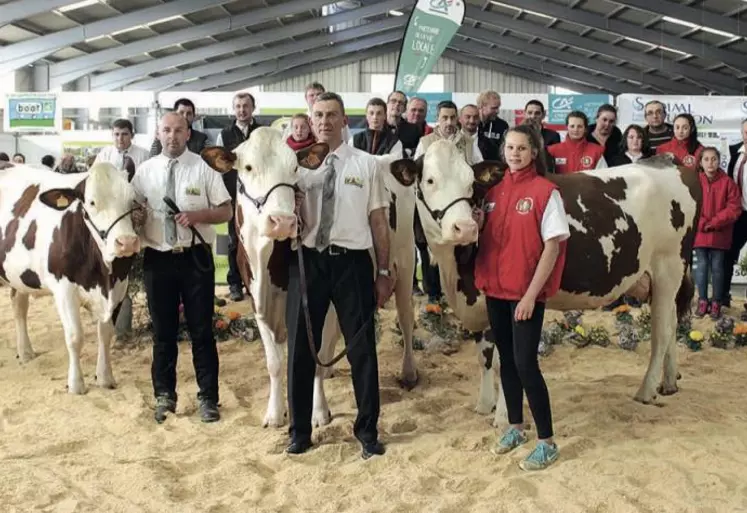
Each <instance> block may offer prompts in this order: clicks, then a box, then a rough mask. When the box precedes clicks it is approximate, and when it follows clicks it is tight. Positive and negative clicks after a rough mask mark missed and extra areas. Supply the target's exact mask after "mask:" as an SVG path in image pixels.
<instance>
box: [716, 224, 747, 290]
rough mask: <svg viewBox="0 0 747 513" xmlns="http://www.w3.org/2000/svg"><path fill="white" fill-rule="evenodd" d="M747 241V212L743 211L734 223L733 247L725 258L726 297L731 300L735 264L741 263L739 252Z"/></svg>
mask: <svg viewBox="0 0 747 513" xmlns="http://www.w3.org/2000/svg"><path fill="white" fill-rule="evenodd" d="M746 243H747V212H745V211H742V215H740V216H739V217H738V218H737V222H736V223H734V231H733V233H732V238H731V249H730V250H729V251H727V252H726V258H725V259H724V288H723V289H722V290H723V291H724V297H725V298H728V299H729V300H731V280H732V278H733V277H734V266H735V265H738V263H739V252H740V251H742V248H743V247H744V245H745V244H746Z"/></svg>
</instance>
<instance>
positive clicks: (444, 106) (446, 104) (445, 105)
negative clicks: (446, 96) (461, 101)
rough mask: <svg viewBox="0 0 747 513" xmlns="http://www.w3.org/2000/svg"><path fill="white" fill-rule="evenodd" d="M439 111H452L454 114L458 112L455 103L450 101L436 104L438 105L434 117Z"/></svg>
mask: <svg viewBox="0 0 747 513" xmlns="http://www.w3.org/2000/svg"><path fill="white" fill-rule="evenodd" d="M441 109H454V110H455V111H456V112H459V109H457V106H456V103H454V102H453V101H451V100H443V101H441V102H438V105H437V106H436V116H438V115H439V114H440V113H441Z"/></svg>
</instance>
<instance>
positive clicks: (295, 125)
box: [285, 114, 316, 151]
mask: <svg viewBox="0 0 747 513" xmlns="http://www.w3.org/2000/svg"><path fill="white" fill-rule="evenodd" d="M290 129H291V131H290V132H291V133H290V135H289V136H288V139H286V141H285V142H286V144H287V145H288V146H290V149H292V150H293V151H299V150H302V149H304V148H308V147H309V146H311V145H312V144H314V143H316V137H314V134H313V133H312V131H311V120H310V119H309V116H307V115H306V114H296V115H294V116H293V117H292V118H291V122H290Z"/></svg>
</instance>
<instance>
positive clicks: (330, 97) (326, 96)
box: [316, 91, 345, 116]
mask: <svg viewBox="0 0 747 513" xmlns="http://www.w3.org/2000/svg"><path fill="white" fill-rule="evenodd" d="M316 101H317V102H329V101H334V102H337V103H338V104H339V105H340V109H341V110H342V114H343V116H344V115H345V102H343V101H342V97H341V96H340V95H339V94H337V93H333V92H326V91H325V92H323V93H322V94H320V95H319V96H317V97H316Z"/></svg>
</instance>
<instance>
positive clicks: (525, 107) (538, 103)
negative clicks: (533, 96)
mask: <svg viewBox="0 0 747 513" xmlns="http://www.w3.org/2000/svg"><path fill="white" fill-rule="evenodd" d="M530 105H536V106H537V107H539V108H540V109H542V112H545V104H544V103H542V102H541V101H539V100H529V101H528V102H527V104H526V105H524V110H527V108H529V106H530Z"/></svg>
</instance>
